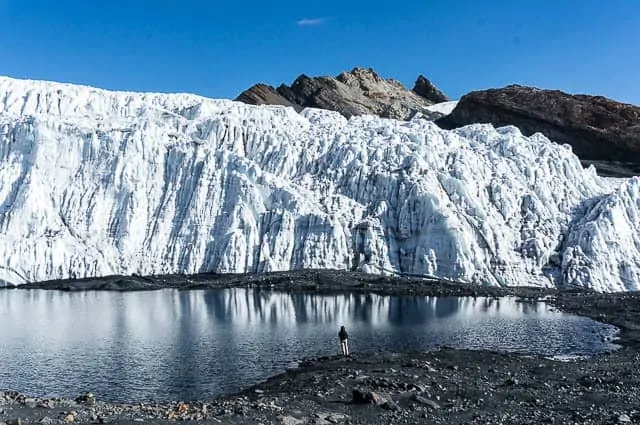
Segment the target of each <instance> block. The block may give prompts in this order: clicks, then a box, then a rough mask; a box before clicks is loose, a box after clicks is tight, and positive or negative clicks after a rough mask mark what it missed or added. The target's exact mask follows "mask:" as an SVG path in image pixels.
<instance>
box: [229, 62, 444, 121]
mask: <svg viewBox="0 0 640 425" xmlns="http://www.w3.org/2000/svg"><path fill="white" fill-rule="evenodd" d="M422 78H423V79H424V80H425V81H426V82H428V80H427V79H426V78H424V77H422ZM419 80H420V78H419ZM428 84H429V85H430V87H432V89H431V91H429V90H426V89H425V90H424V91H423V93H431V94H430V96H431V97H432V98H433V95H432V94H433V93H435V92H437V93H440V95H442V93H441V92H440V91H439V90H438V89H437V88H435V86H433V85H432V84H431V83H430V82H428ZM442 97H444V98H445V99H446V97H445V96H444V95H442ZM435 98H438V97H437V96H436V97H435ZM236 100H238V101H241V102H245V103H249V104H278V105H284V104H286V103H284V102H285V101H286V102H289V103H290V105H288V106H297V107H298V108H299V109H301V108H306V107H311V108H321V109H328V110H331V111H337V112H339V113H341V114H342V115H344V116H345V117H347V118H349V117H352V116H354V115H365V114H372V115H378V116H380V117H383V118H394V119H401V120H406V119H410V118H411V117H413V116H414V115H415V114H416V113H418V112H419V113H422V114H424V115H425V116H426V117H427V118H431V119H435V118H437V117H438V116H440V115H439V114H438V113H434V112H430V111H428V110H425V109H424V108H425V107H427V106H430V105H433V104H434V103H436V101H434V100H432V99H429V98H426V97H422V96H421V95H419V94H417V93H415V92H413V91H411V90H408V89H407V88H406V87H404V86H403V85H402V84H401V83H400V82H398V81H396V80H393V79H384V78H382V77H380V76H379V75H378V74H377V73H376V72H375V71H374V70H373V69H365V68H360V67H357V68H354V69H353V70H351V71H350V72H343V73H341V74H340V75H338V76H336V77H308V76H306V75H301V76H299V77H298V78H297V79H296V80H295V81H294V82H293V84H291V86H287V85H284V84H283V85H281V86H280V87H278V88H277V89H274V88H273V87H271V86H266V85H264V84H257V85H255V86H253V87H252V88H250V89H249V90H247V91H245V92H243V93H242V94H241V95H240V96H238V98H237V99H236Z"/></svg>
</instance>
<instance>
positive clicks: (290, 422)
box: [280, 416, 304, 425]
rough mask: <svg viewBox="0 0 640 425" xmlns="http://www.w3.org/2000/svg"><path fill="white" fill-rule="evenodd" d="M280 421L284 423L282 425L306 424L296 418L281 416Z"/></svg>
mask: <svg viewBox="0 0 640 425" xmlns="http://www.w3.org/2000/svg"><path fill="white" fill-rule="evenodd" d="M280 421H282V425H298V424H301V423H303V422H304V421H303V420H302V419H298V418H294V417H293V416H281V417H280Z"/></svg>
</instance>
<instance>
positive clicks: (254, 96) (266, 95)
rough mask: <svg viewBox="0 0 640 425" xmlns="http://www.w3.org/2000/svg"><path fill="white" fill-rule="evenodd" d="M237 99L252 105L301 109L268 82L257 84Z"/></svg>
mask: <svg viewBox="0 0 640 425" xmlns="http://www.w3.org/2000/svg"><path fill="white" fill-rule="evenodd" d="M236 100H237V101H239V102H243V103H248V104H250V105H283V106H291V107H293V108H295V109H296V110H298V111H299V110H300V109H301V108H300V106H299V105H296V104H294V103H292V102H290V101H289V100H287V99H286V98H285V97H283V96H281V95H280V93H278V91H277V90H276V89H275V88H274V87H272V86H269V85H266V84H255V85H254V86H252V87H251V88H249V89H247V90H245V91H243V92H242V93H240V95H239V96H238V97H237V98H236Z"/></svg>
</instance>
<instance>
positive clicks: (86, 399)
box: [76, 392, 96, 404]
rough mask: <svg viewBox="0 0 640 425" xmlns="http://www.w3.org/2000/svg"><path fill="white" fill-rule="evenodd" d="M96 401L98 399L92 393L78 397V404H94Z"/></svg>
mask: <svg viewBox="0 0 640 425" xmlns="http://www.w3.org/2000/svg"><path fill="white" fill-rule="evenodd" d="M95 401H96V397H95V396H94V395H93V393H90V392H89V393H86V394H83V395H80V396H78V397H76V403H85V404H93V403H95Z"/></svg>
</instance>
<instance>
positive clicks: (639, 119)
mask: <svg viewBox="0 0 640 425" xmlns="http://www.w3.org/2000/svg"><path fill="white" fill-rule="evenodd" d="M436 123H437V124H438V125H439V126H440V127H442V128H446V129H452V128H456V127H461V126H464V125H467V124H473V123H491V124H493V125H494V126H496V127H498V126H505V125H514V126H516V127H518V128H519V129H520V131H522V133H523V134H525V135H527V136H529V135H531V134H533V133H536V132H540V133H543V134H544V135H545V136H547V137H548V138H549V139H551V140H553V141H555V142H557V143H562V144H564V143H567V144H569V145H571V146H572V148H573V151H574V152H575V153H576V155H578V157H579V158H580V159H581V160H583V162H584V163H594V164H595V165H596V168H598V169H599V170H600V171H605V174H610V175H630V174H637V171H639V170H640V107H637V106H634V105H629V104H624V103H619V102H616V101H613V100H610V99H607V98H604V97H601V96H587V95H571V94H567V93H564V92H561V91H557V90H541V89H537V88H533V87H523V86H519V85H511V86H507V87H505V88H501V89H491V90H484V91H476V92H471V93H469V94H467V95H465V96H463V97H462V99H460V102H459V103H458V105H457V106H456V108H455V109H454V110H453V112H452V113H451V114H450V115H448V116H445V117H442V118H440V119H438V120H436ZM617 168H622V169H617Z"/></svg>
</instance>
